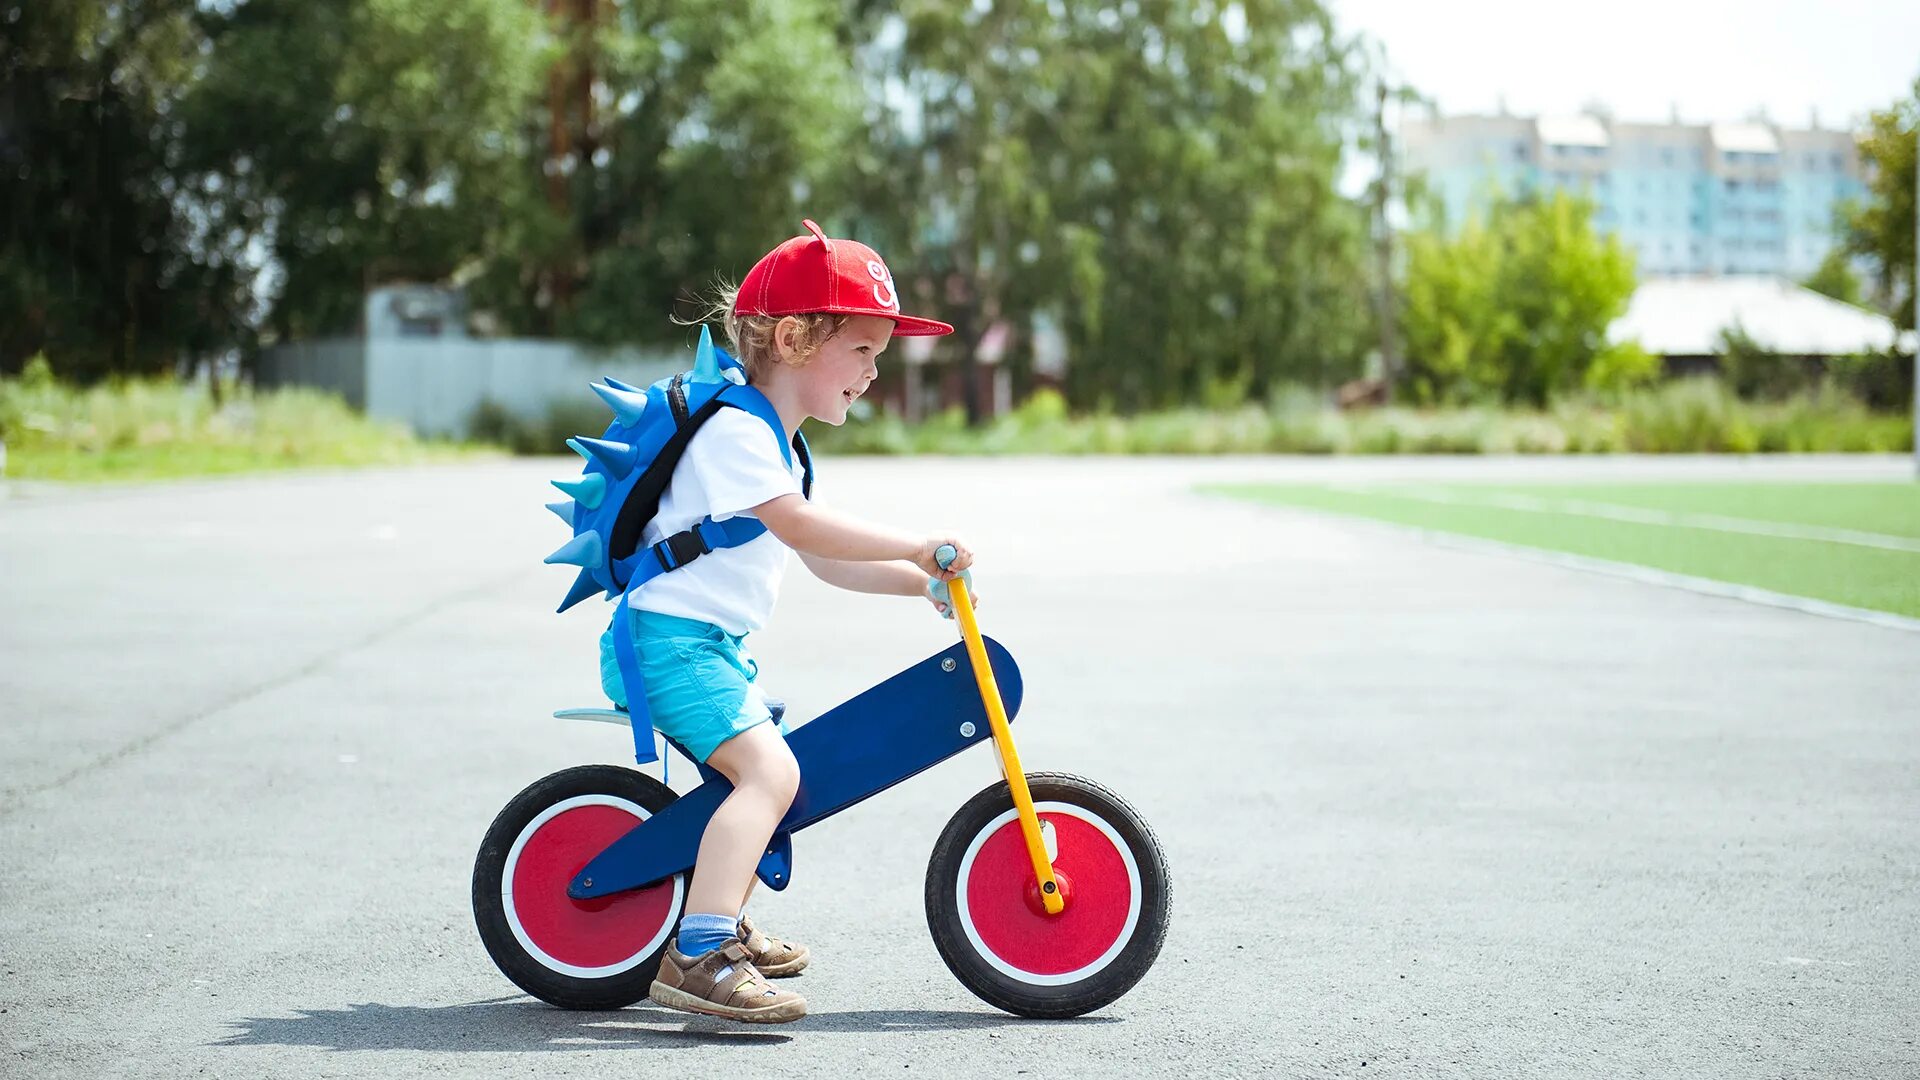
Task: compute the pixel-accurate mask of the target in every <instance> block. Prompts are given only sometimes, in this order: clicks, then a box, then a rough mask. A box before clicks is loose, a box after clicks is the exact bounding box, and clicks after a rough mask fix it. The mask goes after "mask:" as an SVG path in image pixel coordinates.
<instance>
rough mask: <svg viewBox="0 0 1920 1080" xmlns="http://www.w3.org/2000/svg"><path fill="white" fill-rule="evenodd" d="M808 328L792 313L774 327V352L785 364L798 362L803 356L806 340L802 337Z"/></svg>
mask: <svg viewBox="0 0 1920 1080" xmlns="http://www.w3.org/2000/svg"><path fill="white" fill-rule="evenodd" d="M805 332H806V328H805V327H803V326H801V325H800V320H799V319H796V318H794V317H793V316H791V315H787V316H785V317H783V318H782V319H781V320H780V321H779V322H777V323H775V324H774V327H773V352H774V355H775V356H776V357H778V358H779V360H780V362H781V363H783V364H794V363H798V362H799V361H800V359H801V357H802V352H803V348H804V346H805V344H806V343H805V342H804V341H802V340H801V339H802V337H803V336H804V335H805Z"/></svg>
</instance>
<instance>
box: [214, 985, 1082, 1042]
mask: <svg viewBox="0 0 1920 1080" xmlns="http://www.w3.org/2000/svg"><path fill="white" fill-rule="evenodd" d="M1117 1022H1118V1021H1117V1020H1116V1019H1115V1018H1113V1017H1104V1016H1092V1017H1082V1018H1080V1019H1078V1020H1071V1021H1059V1020H1026V1019H1022V1018H1020V1017H1017V1016H1009V1015H1007V1014H1005V1013H1000V1012H992V1011H981V1012H948V1011H924V1010H914V1009H873V1010H867V1011H852V1012H821V1013H815V1014H812V1015H810V1016H808V1017H807V1018H806V1019H804V1020H801V1021H799V1022H798V1023H797V1024H794V1025H791V1026H789V1025H781V1026H780V1027H779V1028H778V1029H775V1028H770V1027H753V1026H750V1025H746V1024H736V1023H731V1022H729V1021H726V1020H719V1019H714V1018H710V1017H704V1016H690V1015H688V1014H686V1013H682V1012H675V1011H673V1010H671V1009H663V1008H661V1007H659V1006H657V1005H654V1004H652V1003H651V1002H642V1003H641V1004H639V1005H635V1006H632V1007H630V1008H626V1009H619V1010H615V1011H610V1012H568V1011H566V1010H564V1009H555V1008H552V1007H549V1006H547V1005H542V1004H540V1003H538V1002H535V1001H533V1000H532V999H530V998H526V997H520V996H515V997H510V998H495V999H492V1000H488V1001H475V1002H469V1003H467V1004H464V1005H380V1004H376V1003H372V1002H369V1003H367V1004H364V1005H348V1006H347V1007H346V1008H343V1009H302V1010H300V1011H299V1012H297V1013H296V1014H295V1015H293V1016H281V1017H248V1018H245V1019H241V1020H236V1021H233V1025H234V1027H235V1029H236V1030H235V1031H234V1032H233V1033H232V1034H231V1035H229V1036H227V1037H226V1038H224V1039H221V1040H220V1041H218V1042H216V1043H214V1044H213V1045H215V1046H312V1047H319V1048H322V1049H328V1050H427V1051H438V1052H452V1051H461V1050H475V1051H486V1052H492V1053H498V1052H501V1051H528V1050H607V1049H615V1048H628V1047H631V1048H634V1049H643V1048H657V1049H667V1048H673V1047H683V1046H686V1045H688V1044H689V1043H711V1044H719V1045H731V1046H744V1045H754V1044H765V1045H775V1044H778V1043H784V1042H791V1041H792V1040H793V1037H794V1035H798V1034H804V1033H806V1032H872V1033H886V1032H892V1031H898V1032H913V1031H965V1030H969V1029H986V1028H996V1027H1007V1026H1027V1025H1035V1024H1059V1023H1074V1024H1110V1023H1117ZM788 1032H791V1033H792V1034H788Z"/></svg>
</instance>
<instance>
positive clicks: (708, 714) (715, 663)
mask: <svg viewBox="0 0 1920 1080" xmlns="http://www.w3.org/2000/svg"><path fill="white" fill-rule="evenodd" d="M630 621H631V623H632V625H633V647H634V653H635V655H636V656H638V658H639V660H640V677H641V678H642V679H644V680H646V684H647V709H648V710H649V711H651V712H652V713H653V726H654V730H656V731H659V732H660V733H661V734H663V735H665V736H667V737H668V738H670V739H672V740H673V741H674V742H677V743H679V744H680V745H681V746H683V747H685V748H686V750H687V752H688V753H690V754H692V755H693V759H694V760H695V761H705V760H707V756H708V755H710V754H712V753H713V752H714V751H715V750H717V749H719V747H720V744H721V743H723V742H726V741H727V740H728V739H731V738H733V737H734V736H735V735H738V734H740V733H741V732H743V731H745V730H747V729H748V728H751V727H754V726H756V725H759V724H764V723H766V722H767V721H769V720H772V719H773V713H772V711H771V710H769V709H768V708H767V699H766V698H765V697H763V696H761V694H760V688H759V687H758V686H755V685H754V679H755V678H756V677H757V676H758V675H759V674H760V665H759V664H757V663H755V662H754V659H753V657H751V656H749V655H747V650H746V649H744V648H742V647H741V642H742V641H743V640H744V638H740V637H735V636H734V635H732V634H729V633H727V632H726V631H725V630H722V629H720V628H719V627H717V626H715V625H713V624H712V623H709V622H701V621H700V620H698V619H683V618H681V617H679V616H678V615H662V614H660V613H659V612H657V611H635V612H634V613H633V618H632V619H631V620H630ZM600 686H601V688H602V689H603V690H605V691H606V692H607V696H608V697H609V698H612V699H613V702H614V704H616V705H618V706H620V707H621V708H623V709H624V708H626V707H627V691H626V686H625V685H624V680H622V679H621V678H620V663H619V661H617V660H615V659H614V656H613V627H612V625H611V624H609V625H608V627H607V629H606V631H605V632H604V633H602V634H601V635H600ZM781 730H782V731H783V732H784V731H785V730H786V729H785V727H784V726H782V728H781Z"/></svg>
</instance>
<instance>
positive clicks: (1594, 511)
mask: <svg viewBox="0 0 1920 1080" xmlns="http://www.w3.org/2000/svg"><path fill="white" fill-rule="evenodd" d="M1326 486H1327V487H1328V488H1330V489H1332V490H1334V491H1340V492H1345V493H1347V494H1350V495H1384V496H1387V497H1389V498H1397V499H1412V500H1415V501H1417V502H1429V503H1439V504H1442V505H1446V506H1487V507H1493V508H1495V509H1500V510H1519V511H1522V512H1525V513H1533V514H1569V515H1573V516H1576V517H1591V518H1602V519H1605V520H1607V521H1625V522H1629V523H1631V524H1635V525H1664V526H1668V527H1676V528H1682V529H1705V530H1708V531H1711V532H1726V533H1742V534H1745V535H1747V536H1769V537H1773V538H1775V539H1780V540H1818V541H1821V542H1824V543H1829V544H1852V545H1854V546H1855V547H1869V548H1879V549H1881V550H1883V551H1904V552H1908V553H1911V554H1920V540H1915V539H1912V538H1910V537H1905V536H1889V535H1887V534H1886V533H1876V532H1862V531H1860V530H1857V529H1830V528H1826V527H1824V526H1820V525H1791V524H1787V523H1785V522H1778V521H1760V520H1756V519H1754V518H1742V517H1730V516H1727V515H1725V514H1692V513H1681V512H1675V511H1671V510H1648V509H1645V508H1643V507H1638V506H1622V505H1620V504H1619V503H1606V502H1590V501H1587V500H1585V499H1543V498H1539V497H1537V496H1533V495H1514V494H1511V493H1508V492H1491V491H1490V492H1486V493H1484V494H1475V495H1466V494H1461V493H1449V492H1437V491H1409V490H1405V489H1402V488H1396V487H1386V486H1379V485H1373V484H1328V485H1326Z"/></svg>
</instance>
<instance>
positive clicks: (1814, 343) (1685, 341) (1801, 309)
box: [1608, 277, 1914, 356]
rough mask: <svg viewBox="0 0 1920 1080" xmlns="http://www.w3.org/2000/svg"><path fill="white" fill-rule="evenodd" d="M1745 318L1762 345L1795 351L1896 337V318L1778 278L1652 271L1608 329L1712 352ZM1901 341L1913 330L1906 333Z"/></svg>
mask: <svg viewBox="0 0 1920 1080" xmlns="http://www.w3.org/2000/svg"><path fill="white" fill-rule="evenodd" d="M1732 326H1739V327H1740V328H1741V329H1743V330H1744V331H1745V332H1746V333H1747V335H1748V336H1749V337H1751V338H1753V340H1754V341H1755V342H1756V343H1758V344H1759V345H1760V346H1761V347H1763V348H1765V349H1768V350H1770V351H1773V352H1778V353H1785V354H1787V355H1790V356H1847V355H1850V354H1853V353H1860V352H1867V351H1869V350H1883V349H1886V348H1889V347H1890V346H1892V345H1893V344H1894V341H1895V335H1896V334H1897V333H1898V331H1897V330H1896V329H1895V328H1894V325H1893V321H1892V320H1891V319H1888V318H1886V317H1884V316H1881V315H1876V314H1874V313H1873V312H1871V311H1865V310H1862V309H1861V308H1857V307H1854V306H1853V305H1852V304H1843V303H1841V302H1840V301H1838V300H1834V299H1832V298H1830V297H1826V296H1822V295H1820V294H1819V293H1817V292H1814V291H1813V290H1812V289H1806V288H1802V287H1800V286H1799V285H1795V284H1793V283H1792V282H1790V281H1782V280H1780V279H1778V278H1761V277H1745V278H1743V277H1729V278H1650V279H1648V280H1646V281H1644V282H1642V283H1641V284H1640V287H1639V288H1638V289H1637V290H1635V291H1634V294H1633V300H1632V302H1631V303H1630V304H1629V305H1628V306H1627V313H1626V314H1625V315H1622V316H1620V318H1618V319H1616V320H1615V321H1614V324H1613V326H1612V327H1611V328H1609V330H1608V335H1609V336H1610V337H1612V338H1613V339H1614V340H1615V341H1625V340H1628V339H1635V340H1638V341H1639V342H1640V345H1641V347H1642V348H1644V349H1646V350H1647V351H1648V352H1651V353H1654V354H1656V355H1659V356H1711V355H1713V354H1715V353H1717V352H1719V351H1720V332H1721V331H1722V330H1724V329H1727V328H1728V327H1732ZM1902 337H1903V340H1902V341H1901V345H1902V347H1903V348H1909V349H1910V348H1912V347H1913V338H1914V336H1913V335H1912V334H1911V333H1909V334H1906V335H1903V336H1902Z"/></svg>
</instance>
